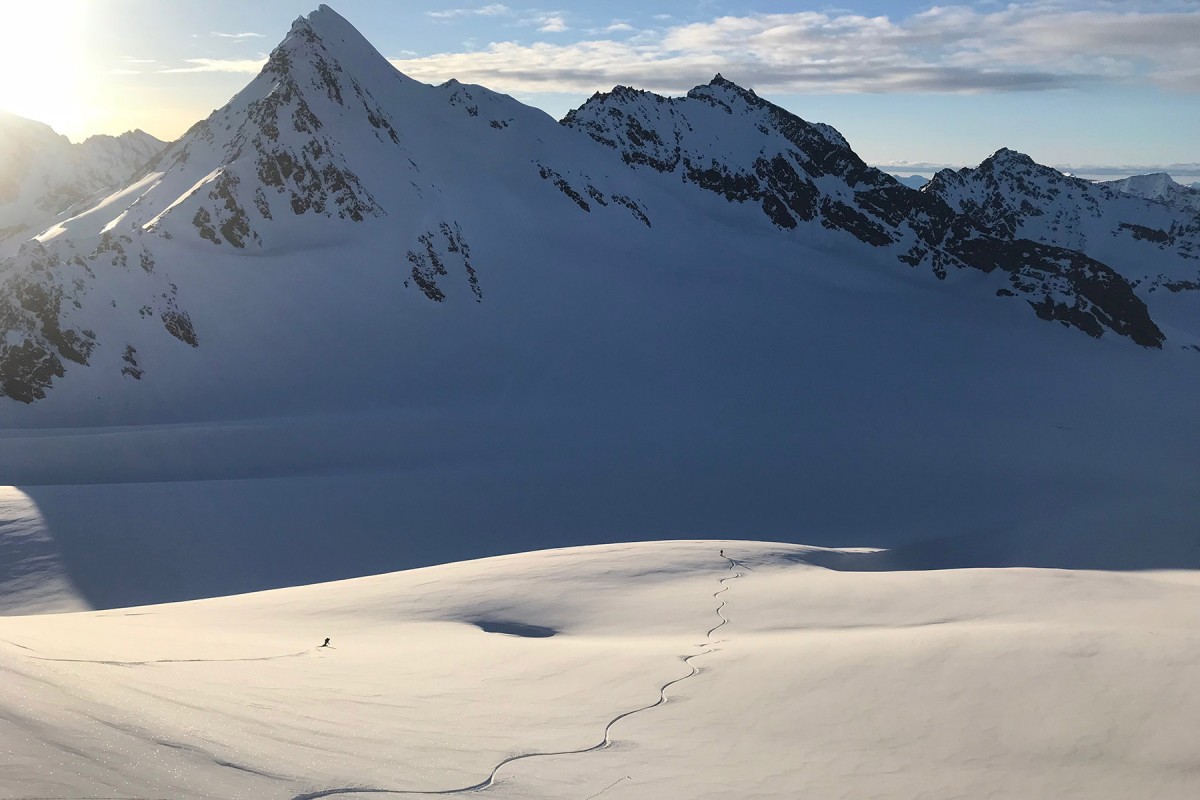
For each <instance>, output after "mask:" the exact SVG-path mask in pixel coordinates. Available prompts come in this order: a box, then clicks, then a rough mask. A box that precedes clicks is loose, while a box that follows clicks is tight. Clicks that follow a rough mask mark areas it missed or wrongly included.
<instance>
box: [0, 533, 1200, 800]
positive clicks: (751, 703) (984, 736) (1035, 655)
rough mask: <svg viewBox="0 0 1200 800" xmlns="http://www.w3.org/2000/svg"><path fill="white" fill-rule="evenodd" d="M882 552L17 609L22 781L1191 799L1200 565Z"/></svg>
mask: <svg viewBox="0 0 1200 800" xmlns="http://www.w3.org/2000/svg"><path fill="white" fill-rule="evenodd" d="M720 548H724V551H725V555H726V557H725V558H722V557H721V556H720V555H719V552H718V551H719V549H720ZM863 555H869V554H865V553H854V552H847V551H822V550H819V549H814V548H805V547H799V546H794V545H779V544H768V543H755V542H730V541H726V542H721V541H713V542H695V541H686V542H660V543H643V544H621V545H610V546H604V547H591V548H582V549H572V550H554V551H545V552H538V553H529V554H522V555H515V556H506V557H503V558H497V559H488V560H483V561H474V562H465V563H459V564H450V565H445V566H440V567H433V568H429V569H422V570H415V571H411V572H403V573H396V574H391V575H381V576H377V577H372V578H363V579H357V580H353V581H344V582H339V583H333V584H325V585H320V586H310V587H303V588H297V589H288V590H280V591H275V592H268V593H263V594H256V595H246V596H240V597H230V598H223V599H217V600H206V601H197V602H192V603H184V604H177V605H168V606H148V607H141V608H129V609H122V610H120V611H113V612H104V613H86V614H66V615H57V616H48V617H47V616H42V617H9V618H0V668H2V669H3V670H4V672H5V675H6V678H5V681H4V682H3V683H2V684H0V719H2V720H3V722H0V747H3V749H4V751H5V752H6V753H7V758H8V766H6V769H5V773H4V778H3V780H2V781H0V797H3V798H5V800H16V798H31V797H38V798H79V797H113V798H148V797H170V798H173V800H191V798H212V797H222V798H257V800H272V799H273V798H278V800H292V799H294V800H301V799H304V800H315V798H321V797H350V798H353V797H363V796H397V797H399V796H416V795H420V794H443V795H445V794H466V793H468V792H471V791H473V790H477V789H482V788H487V792H488V794H489V796H495V797H502V798H524V800H540V799H542V798H545V799H546V800H549V799H550V798H562V797H581V798H587V797H597V796H611V797H625V798H661V797H689V798H728V797H758V798H794V797H796V796H820V797H826V798H857V797H872V796H886V797H889V798H897V799H898V800H916V798H920V797H928V796H930V793H934V794H936V796H939V797H958V796H967V797H977V796H987V795H991V796H1000V797H1017V796H1020V797H1060V798H1076V797H1077V798H1090V799H1091V800H1108V799H1109V798H1111V799H1113V800H1118V799H1120V798H1127V797H1131V796H1150V797H1155V798H1162V800H1176V799H1177V800H1185V799H1186V798H1191V797H1194V796H1195V790H1196V776H1195V773H1194V770H1193V769H1192V765H1193V764H1194V763H1195V762H1196V759H1197V758H1198V757H1200V750H1198V749H1197V747H1198V746H1197V742H1196V738H1195V737H1194V736H1191V735H1190V732H1191V730H1192V729H1193V727H1194V721H1195V719H1196V716H1197V714H1200V691H1198V690H1197V688H1196V682H1195V680H1194V675H1193V671H1194V664H1195V661H1196V659H1197V657H1200V649H1198V648H1200V645H1198V644H1197V642H1198V641H1200V640H1198V638H1197V635H1196V634H1197V630H1198V626H1200V612H1198V611H1197V609H1198V608H1200V602H1198V601H1200V583H1198V582H1197V579H1196V575H1195V574H1194V573H1172V572H1165V573H1143V574H1136V575H1120V574H1112V573H1091V572H1072V571H1045V570H985V571H979V570H967V571H953V572H894V573H861V572H846V571H835V570H831V569H829V568H827V567H823V566H820V565H821V564H825V563H829V562H831V561H837V560H839V559H853V558H855V557H856V556H863ZM529 629H535V630H537V631H539V632H540V633H539V635H536V636H531V635H528V633H527V631H528V630H529ZM547 632H549V633H552V634H553V635H544V634H545V633H547ZM326 637H328V638H329V639H330V640H331V641H330V643H329V646H328V647H321V646H320V645H321V643H322V642H323V641H324V640H325V638H326Z"/></svg>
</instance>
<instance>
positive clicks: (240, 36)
mask: <svg viewBox="0 0 1200 800" xmlns="http://www.w3.org/2000/svg"><path fill="white" fill-rule="evenodd" d="M210 35H211V36H216V37H217V38H218V39H232V40H234V41H237V42H244V41H246V40H247V39H262V38H264V37H265V36H266V34H265V33H253V32H250V31H247V32H246V33H221V32H220V31H213V32H212V33H211V34H210Z"/></svg>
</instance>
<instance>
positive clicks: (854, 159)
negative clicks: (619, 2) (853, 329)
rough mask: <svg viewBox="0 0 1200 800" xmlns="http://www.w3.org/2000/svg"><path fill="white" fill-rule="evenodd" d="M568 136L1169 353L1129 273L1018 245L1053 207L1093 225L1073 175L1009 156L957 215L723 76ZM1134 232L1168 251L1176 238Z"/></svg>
mask: <svg viewBox="0 0 1200 800" xmlns="http://www.w3.org/2000/svg"><path fill="white" fill-rule="evenodd" d="M714 112H715V113H714ZM563 124H564V125H566V126H568V127H571V128H575V129H578V130H580V131H582V132H585V133H587V135H588V136H590V137H591V138H592V139H594V140H595V141H597V142H599V143H600V144H602V145H604V146H606V147H610V148H612V149H614V150H616V151H617V152H618V153H619V154H620V157H621V159H622V161H624V162H625V163H626V164H627V165H629V166H630V167H631V168H634V169H653V170H655V171H658V172H663V173H673V174H677V175H679V176H680V179H681V180H682V181H684V182H685V183H690V184H693V185H695V186H696V187H697V188H698V189H699V190H701V191H706V192H712V193H715V194H718V195H720V196H722V197H724V198H725V199H726V200H728V201H729V202H730V203H740V204H748V203H754V204H756V205H758V206H759V207H760V208H761V209H762V212H763V214H764V216H765V217H766V218H767V219H768V220H769V221H770V222H771V223H772V224H773V225H774V227H776V228H777V229H780V230H781V231H791V230H795V229H797V228H799V227H800V226H802V225H811V224H818V223H819V224H820V226H821V227H822V228H824V229H826V230H829V231H835V232H840V233H844V234H848V235H850V236H852V237H854V238H855V239H857V240H858V241H860V242H862V243H864V244H866V245H869V246H871V247H873V248H882V249H886V250H890V251H891V252H893V253H894V255H895V257H896V259H897V260H898V261H899V262H900V263H903V264H906V265H908V266H909V267H921V268H925V269H929V270H930V271H931V272H933V274H934V275H936V276H937V277H938V278H945V277H947V275H948V274H949V270H951V269H964V268H971V269H978V270H982V271H984V272H991V271H993V270H995V269H1001V270H1003V271H1004V272H1007V273H1009V275H1010V282H1011V285H1012V288H1011V289H1005V290H1002V292H1000V293H999V294H1000V295H1001V296H1014V297H1017V296H1020V297H1024V298H1025V299H1026V300H1028V301H1029V303H1030V305H1031V306H1033V308H1034V310H1035V311H1036V312H1037V313H1038V315H1039V316H1041V317H1043V318H1046V319H1055V320H1058V321H1061V322H1065V323H1066V324H1068V325H1070V326H1072V327H1076V328H1079V329H1080V330H1082V331H1084V332H1085V333H1088V334H1089V335H1093V336H1099V335H1101V334H1102V333H1103V332H1104V331H1111V332H1114V333H1117V334H1120V335H1122V336H1129V337H1130V338H1131V339H1133V340H1134V341H1136V342H1137V343H1138V344H1141V345H1143V346H1146V347H1160V346H1161V343H1162V341H1163V335H1162V332H1161V331H1160V330H1159V329H1158V327H1157V326H1156V325H1155V324H1154V322H1153V321H1152V320H1151V319H1150V316H1149V312H1148V310H1147V309H1146V306H1145V304H1144V303H1143V302H1142V301H1141V300H1140V299H1139V298H1138V297H1137V295H1136V294H1135V293H1134V291H1133V287H1132V286H1131V285H1130V284H1129V282H1128V281H1126V280H1125V279H1124V278H1123V277H1122V276H1121V275H1120V274H1118V273H1116V272H1115V271H1113V270H1112V269H1110V268H1109V267H1107V266H1106V265H1105V264H1103V263H1101V262H1099V261H1097V260H1095V259H1093V258H1089V257H1087V256H1085V255H1084V254H1082V253H1080V252H1077V251H1076V250H1074V249H1067V248H1065V247H1061V246H1060V247H1053V246H1051V245H1053V243H1040V244H1039V243H1035V242H1032V241H1028V240H1027V238H1026V237H1023V236H1021V235H1020V229H1021V220H1022V219H1023V218H1027V217H1029V216H1037V215H1041V214H1044V213H1045V212H1044V211H1042V210H1041V206H1042V205H1044V204H1045V203H1046V202H1048V201H1053V200H1057V199H1059V198H1060V197H1062V196H1067V195H1069V196H1071V197H1075V196H1078V197H1079V198H1082V199H1081V200H1080V203H1079V204H1077V206H1076V207H1075V212H1074V213H1076V214H1077V215H1094V214H1095V213H1097V208H1098V205H1097V204H1096V202H1095V200H1094V198H1092V196H1091V194H1089V191H1088V190H1089V187H1090V184H1087V182H1085V181H1079V180H1077V179H1074V178H1065V176H1062V177H1064V181H1065V182H1066V183H1065V184H1064V185H1045V184H1044V183H1041V182H1038V181H1036V180H1028V179H1025V178H1023V177H1022V175H1023V174H1024V173H1027V172H1029V171H1030V170H1036V169H1044V168H1040V167H1038V165H1036V164H1034V162H1033V161H1032V160H1031V159H1029V158H1028V157H1027V156H1023V155H1021V154H1019V153H1014V152H1012V151H1001V152H1000V153H997V154H996V155H995V156H993V157H992V159H989V160H988V161H986V162H984V165H981V167H980V171H981V172H982V171H986V172H988V173H996V172H1004V173H1006V174H1011V175H1012V176H1013V177H1012V180H1011V181H1010V182H1009V183H1010V184H1011V186H1010V185H1009V184H1002V182H1000V181H993V183H992V184H989V185H988V187H987V190H986V191H982V192H978V193H976V194H973V195H971V196H970V197H969V198H967V199H965V200H963V201H962V202H959V203H958V204H957V205H956V204H955V203H953V202H948V200H947V198H946V197H945V196H944V195H943V193H941V192H939V187H938V185H937V184H938V181H937V179H935V181H934V184H931V186H930V187H928V188H927V190H925V191H918V190H915V189H910V188H908V187H906V186H904V185H903V184H901V183H899V182H898V181H896V180H895V179H894V178H892V177H891V176H890V175H887V174H886V173H884V172H881V171H880V170H877V169H874V168H872V167H869V166H868V165H867V164H866V163H865V162H863V160H862V159H861V158H859V157H858V155H857V154H855V153H854V151H853V150H852V149H851V148H850V146H849V144H847V143H846V141H845V139H843V138H842V136H841V135H840V134H838V133H837V131H835V130H833V129H832V128H830V127H829V126H827V125H820V124H813V123H809V122H806V121H805V120H803V119H801V118H800V117H798V116H796V115H794V114H791V113H790V112H788V111H785V110H784V109H782V108H779V107H778V106H776V105H773V104H772V103H769V102H767V101H765V100H763V99H762V98H760V97H758V96H757V95H756V94H755V93H754V92H753V91H750V90H747V89H743V88H742V87H740V86H738V85H736V84H734V83H732V82H730V81H728V80H726V79H725V78H723V77H722V76H720V75H717V76H716V77H715V78H713V80H712V81H711V82H709V83H708V84H707V85H705V86H698V87H696V88H695V89H693V90H692V91H690V92H688V94H687V96H686V97H684V98H665V97H660V96H658V95H654V94H652V93H649V92H643V91H638V90H635V89H630V88H627V87H622V86H618V87H617V88H615V89H614V90H613V91H612V92H609V93H607V94H600V93H597V94H596V95H594V96H593V97H592V98H591V99H589V100H588V101H587V103H585V104H584V105H583V106H581V107H580V108H578V109H576V110H574V111H572V112H571V113H569V114H568V115H567V116H566V117H565V118H564V119H563ZM713 143H718V144H716V145H715V146H714V144H713ZM716 152H720V153H721V156H720V157H717V156H716V155H715V153H716ZM964 172H966V171H964ZM939 177H940V178H942V182H943V183H945V182H947V181H950V180H954V179H955V178H954V176H953V175H947V176H939ZM958 180H965V179H961V178H959V179H958ZM1064 186H1065V189H1064ZM560 188H561V187H560ZM1072 192H1074V194H1072ZM1013 198H1019V199H1017V200H1015V201H1014V200H1013ZM1131 232H1132V233H1133V235H1135V236H1140V237H1144V238H1155V239H1157V240H1159V241H1161V240H1162V237H1163V236H1169V235H1170V234H1167V233H1166V232H1164V231H1157V232H1156V231H1151V230H1148V229H1142V228H1135V229H1131Z"/></svg>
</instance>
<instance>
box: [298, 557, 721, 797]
mask: <svg viewBox="0 0 1200 800" xmlns="http://www.w3.org/2000/svg"><path fill="white" fill-rule="evenodd" d="M723 558H724V560H725V561H728V562H729V571H730V572H732V573H733V574H732V575H729V576H727V577H724V578H722V579H721V580H720V584H721V588H720V589H718V590H717V591H715V592H713V595H712V596H713V599H714V600H720V603H719V604H718V605H717V608H716V615H717V616H718V617H719V618H720V620H721V621H720V622H718V623H717V624H716V625H715V626H713V627H712V628H710V629H709V630H708V632H707V633H706V634H705V638H706V639H708V641H707V642H704V643H703V644H701V645H698V646H699V647H703V648H704V650H702V651H701V652H699V653H692V654H691V655H690V656H682V657H681V658H680V659H679V660H680V661H682V662H683V663H684V664H687V666H688V667H689V670H690V671H689V672H688V673H687V674H686V675H681V676H679V677H678V678H672V679H671V680H669V681H667V682H666V683H664V684H663V685H662V686H660V687H659V689H658V699H657V700H655V701H654V702H653V703H648V704H646V705H644V706H639V707H637V708H634V709H631V710H629V711H624V712H622V713H620V714H618V715H617V716H615V717H613V718H612V719H610V720H609V721H608V724H606V725H605V726H604V734H603V737H602V738H601V739H600V741H599V742H597V743H596V744H594V745H591V746H590V747H581V748H578V749H574V750H554V751H538V752H534V753H521V754H520V755H515V756H509V757H508V758H506V759H504V760H503V761H501V762H499V763H498V764H496V766H494V767H492V771H491V772H490V773H489V774H488V776H487V777H486V778H484V779H483V780H481V781H480V782H479V783H474V784H471V785H470V786H462V787H459V788H457V789H426V790H415V789H383V788H375V787H366V786H343V787H339V788H336V789H321V790H319V791H315V792H305V793H304V794H298V795H295V796H294V797H292V800H320V798H324V797H337V796H339V795H350V794H396V795H402V794H403V795H421V796H426V797H429V796H434V795H451V794H465V793H466V792H478V791H482V790H483V789H487V788H489V787H490V786H492V785H493V784H495V782H496V776H497V775H498V774H499V773H500V770H502V769H504V767H507V766H508V765H509V764H515V763H517V762H518V761H529V760H532V759H535V758H554V757H556V756H576V755H583V754H584V753H593V752H595V751H597V750H603V749H605V748H606V747H608V746H609V745H610V744H612V729H613V727H614V726H615V725H616V724H617V723H618V722H620V721H621V720H623V719H628V718H629V717H632V716H633V715H634V714H641V713H642V712H644V711H649V710H650V709H652V708H658V707H659V706H661V705H662V704H663V703H665V702H667V690H668V689H670V688H671V687H672V686H676V685H678V684H680V683H682V682H683V681H686V680H688V679H689V678H693V677H695V676H696V675H698V674H699V673H700V668H699V667H697V666H696V665H694V664H692V659H694V658H700V657H701V656H706V655H710V654H712V653H714V652H716V651H715V646H716V645H718V644H721V643H722V642H723V641H724V639H721V640H716V639H713V638H712V636H713V634H714V633H715V632H716V631H717V630H718V629H720V628H721V627H723V626H724V625H727V624H729V619H728V618H727V617H726V616H725V606H726V601H725V600H724V599H723V598H721V595H722V594H724V593H725V592H727V591H729V587H728V586H727V585H726V582H727V581H732V580H736V579H738V578H740V577H742V574H743V573H741V572H738V571H735V570H736V569H737V568H738V567H739V566H740V564H739V563H738V562H737V561H734V560H733V559H732V558H729V557H727V556H723ZM626 777H628V776H626ZM621 780H625V778H622V779H621ZM618 783H620V781H618ZM608 788H612V787H611V786H610V787H608ZM604 791H608V789H605V790H604Z"/></svg>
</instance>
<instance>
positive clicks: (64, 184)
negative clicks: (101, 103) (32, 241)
mask: <svg viewBox="0 0 1200 800" xmlns="http://www.w3.org/2000/svg"><path fill="white" fill-rule="evenodd" d="M165 146H166V143H165V142H161V141H159V140H158V139H155V138H154V137H153V136H151V135H150V134H148V133H146V132H145V131H140V130H139V131H130V132H128V133H123V134H121V135H120V136H92V137H90V138H89V139H87V140H86V141H84V142H82V143H81V144H71V142H70V140H68V139H67V138H66V137H65V136H60V135H58V134H56V133H55V132H54V131H53V130H51V128H50V127H49V126H48V125H43V124H42V123H40V122H34V121H32V120H27V119H23V118H21V117H17V116H15V115H12V114H9V113H6V112H2V111H0V255H7V254H10V253H11V252H13V251H15V249H16V246H17V245H19V244H20V243H21V242H23V241H25V240H27V239H29V238H31V237H32V236H34V235H36V234H38V233H41V232H42V231H43V230H45V229H46V228H47V227H48V226H49V225H50V224H51V223H52V222H53V221H54V220H55V219H56V218H59V217H69V216H72V215H73V214H75V213H78V212H79V211H81V210H82V209H83V208H85V207H86V206H87V205H88V203H89V202H95V201H97V200H99V199H101V198H102V197H104V196H107V195H108V194H109V193H110V192H112V191H113V189H115V188H118V187H120V186H122V185H124V184H125V183H126V182H127V181H128V180H129V179H130V178H131V177H133V174H134V172H135V171H136V170H137V169H138V168H139V167H141V166H143V165H144V164H145V163H146V162H147V161H149V160H150V159H151V158H152V157H153V156H155V155H157V154H158V153H159V152H160V151H161V150H162V149H163V148H164V147H165Z"/></svg>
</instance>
